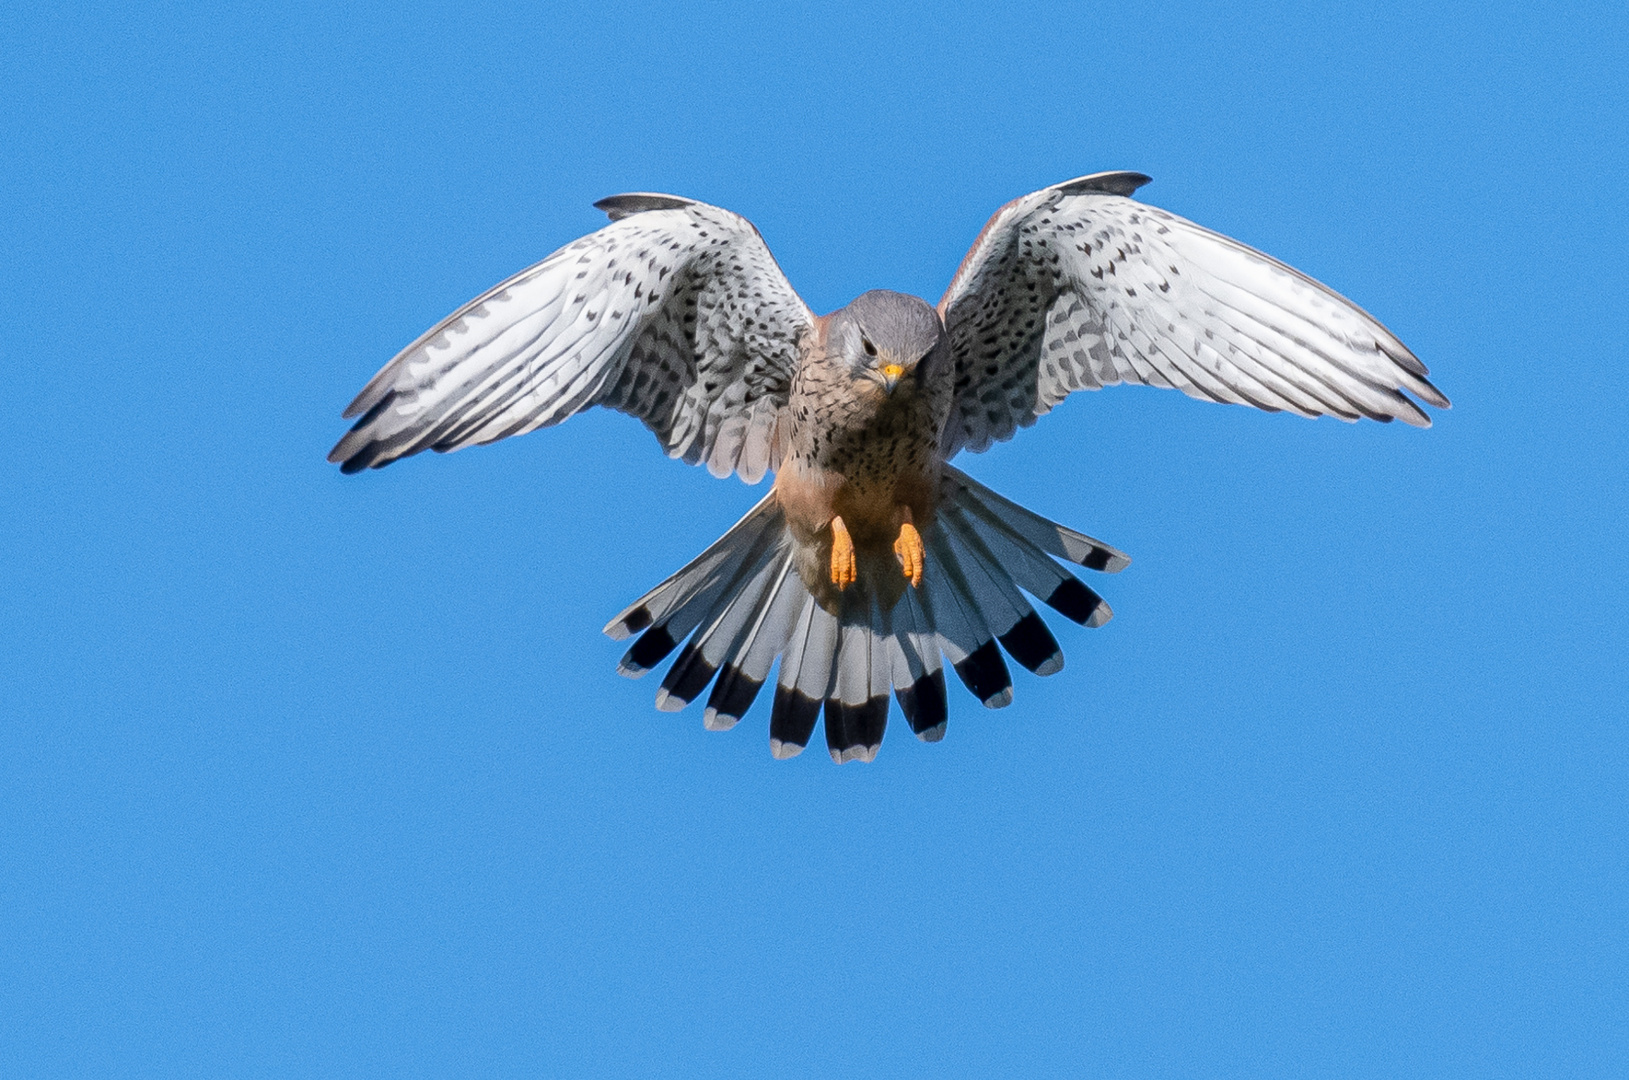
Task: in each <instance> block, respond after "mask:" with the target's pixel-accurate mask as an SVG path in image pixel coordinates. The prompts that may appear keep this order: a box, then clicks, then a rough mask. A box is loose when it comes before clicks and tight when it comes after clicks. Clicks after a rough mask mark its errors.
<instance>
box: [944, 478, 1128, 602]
mask: <svg viewBox="0 0 1629 1080" xmlns="http://www.w3.org/2000/svg"><path fill="white" fill-rule="evenodd" d="M941 514H944V515H950V516H954V517H955V518H956V519H957V521H958V522H960V523H961V524H962V525H963V526H964V528H965V530H966V532H967V533H968V534H970V535H971V536H974V537H977V539H978V540H979V541H980V542H982V543H983V544H984V546H985V549H986V551H987V554H988V557H989V558H990V560H991V561H992V562H993V563H994V564H995V565H997V566H999V567H1001V569H1003V570H1005V571H1006V572H1007V573H1008V574H1009V575H1010V576H1011V578H1012V582H1013V584H1015V585H1017V586H1019V587H1020V588H1022V589H1023V590H1024V591H1026V592H1028V593H1030V594H1031V595H1032V596H1037V597H1039V598H1040V599H1041V601H1042V602H1043V603H1045V604H1046V605H1047V606H1048V607H1050V608H1052V609H1053V610H1054V611H1056V612H1058V613H1059V614H1060V615H1062V616H1063V617H1064V618H1066V619H1069V620H1071V621H1073V622H1077V623H1080V624H1081V625H1082V626H1090V627H1094V628H1095V627H1099V626H1102V625H1103V624H1104V623H1106V622H1108V621H1109V619H1111V618H1113V616H1114V612H1113V611H1112V610H1111V609H1110V608H1109V605H1108V604H1107V603H1105V602H1104V600H1103V598H1102V597H1101V596H1099V595H1097V593H1095V592H1093V591H1092V590H1091V589H1089V588H1087V587H1086V586H1085V585H1083V584H1082V583H1081V581H1080V579H1079V578H1077V577H1075V575H1073V574H1071V573H1070V572H1069V571H1067V570H1065V569H1064V568H1063V567H1061V566H1059V565H1058V564H1057V563H1056V562H1054V561H1052V559H1051V558H1050V557H1049V556H1048V555H1047V553H1046V552H1045V551H1043V550H1042V549H1041V548H1039V547H1037V546H1036V545H1035V544H1033V543H1031V542H1030V541H1029V540H1027V539H1025V538H1024V536H1023V535H1022V534H1020V533H1018V532H1015V531H1013V530H1011V529H1009V528H1006V527H1004V523H1003V522H1002V521H1001V520H1000V519H999V518H993V517H986V516H985V515H986V514H988V510H986V508H985V507H983V506H981V505H979V504H978V503H977V502H975V501H973V500H971V499H967V498H963V499H960V500H958V501H956V502H954V503H952V504H950V505H947V506H946V507H945V508H944V509H943V510H942V511H941Z"/></svg>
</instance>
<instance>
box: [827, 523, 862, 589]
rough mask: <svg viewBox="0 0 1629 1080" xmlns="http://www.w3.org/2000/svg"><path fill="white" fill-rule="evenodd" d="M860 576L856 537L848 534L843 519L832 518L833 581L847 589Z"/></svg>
mask: <svg viewBox="0 0 1629 1080" xmlns="http://www.w3.org/2000/svg"><path fill="white" fill-rule="evenodd" d="M859 576H860V566H859V561H858V560H857V559H855V557H854V539H853V537H851V536H849V534H848V526H847V525H844V524H843V519H842V518H840V517H834V518H832V519H831V583H832V584H833V585H835V586H837V587H838V588H839V589H846V588H848V587H849V586H850V585H852V584H854V582H855V581H856V580H858V579H859Z"/></svg>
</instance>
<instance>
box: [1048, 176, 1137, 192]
mask: <svg viewBox="0 0 1629 1080" xmlns="http://www.w3.org/2000/svg"><path fill="white" fill-rule="evenodd" d="M1153 180H1154V178H1153V177H1152V176H1149V175H1148V174H1147V173H1140V172H1100V173H1091V174H1090V175H1088V176H1077V177H1075V178H1074V179H1073V180H1065V181H1064V182H1063V183H1061V184H1055V185H1053V190H1054V191H1058V192H1061V193H1063V194H1065V195H1080V194H1083V193H1085V192H1088V191H1101V192H1103V193H1104V194H1107V195H1132V194H1134V193H1135V192H1136V190H1137V189H1138V188H1140V187H1142V186H1143V185H1144V184H1149V183H1152V182H1153Z"/></svg>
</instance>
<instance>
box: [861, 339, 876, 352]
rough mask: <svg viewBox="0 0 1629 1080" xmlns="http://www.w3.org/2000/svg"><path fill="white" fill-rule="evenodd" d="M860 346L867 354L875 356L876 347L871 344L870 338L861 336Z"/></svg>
mask: <svg viewBox="0 0 1629 1080" xmlns="http://www.w3.org/2000/svg"><path fill="white" fill-rule="evenodd" d="M860 348H862V349H864V350H865V354H866V355H867V356H876V355H877V347H876V346H875V345H873V344H871V339H870V338H861V339H860Z"/></svg>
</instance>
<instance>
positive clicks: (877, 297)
mask: <svg viewBox="0 0 1629 1080" xmlns="http://www.w3.org/2000/svg"><path fill="white" fill-rule="evenodd" d="M944 342H945V326H944V323H942V322H941V321H940V320H939V313H938V312H937V311H935V310H934V309H933V308H932V307H930V306H929V305H928V303H927V301H925V300H923V299H921V298H920V297H915V296H908V295H906V294H905V293H897V292H890V291H889V290H887V289H873V290H872V291H871V292H868V293H862V294H860V295H859V296H857V297H855V298H854V299H853V300H852V301H851V302H850V303H849V305H848V306H847V307H845V308H840V309H839V310H837V311H834V312H832V314H831V316H830V321H829V322H828V324H827V327H826V355H827V356H828V357H830V358H832V359H840V360H842V361H845V362H846V363H847V364H848V365H849V367H850V369H851V370H852V371H853V373H854V375H855V377H856V378H869V379H874V380H876V381H879V382H881V383H882V384H883V386H884V388H885V389H887V390H888V391H889V392H890V393H892V392H893V389H894V387H895V386H896V385H898V384H899V383H900V381H901V380H905V379H911V378H913V377H914V378H915V379H921V378H922V377H923V376H924V375H926V374H927V372H928V369H930V368H931V367H933V366H934V365H935V364H936V363H937V362H938V359H939V357H940V355H941V354H943V353H944V352H945V348H944Z"/></svg>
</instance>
